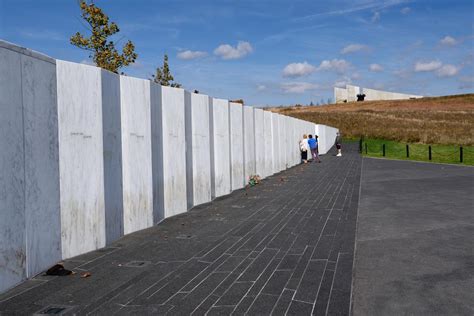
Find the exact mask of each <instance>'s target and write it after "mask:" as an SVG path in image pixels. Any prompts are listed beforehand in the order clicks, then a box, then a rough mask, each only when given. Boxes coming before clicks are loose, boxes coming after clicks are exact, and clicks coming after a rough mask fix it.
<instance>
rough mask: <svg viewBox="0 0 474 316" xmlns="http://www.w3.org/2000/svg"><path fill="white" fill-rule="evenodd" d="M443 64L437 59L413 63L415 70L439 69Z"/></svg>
mask: <svg viewBox="0 0 474 316" xmlns="http://www.w3.org/2000/svg"><path fill="white" fill-rule="evenodd" d="M442 65H443V64H442V63H441V62H440V61H439V60H433V61H429V62H417V63H416V64H415V72H426V71H434V70H436V69H439V68H440V67H441V66H442Z"/></svg>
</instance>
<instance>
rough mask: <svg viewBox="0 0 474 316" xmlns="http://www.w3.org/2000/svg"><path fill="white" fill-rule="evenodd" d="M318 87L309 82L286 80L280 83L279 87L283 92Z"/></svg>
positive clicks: (299, 91)
mask: <svg viewBox="0 0 474 316" xmlns="http://www.w3.org/2000/svg"><path fill="white" fill-rule="evenodd" d="M318 88H319V86H318V85H317V84H314V83H309V82H288V83H282V84H281V89H282V90H283V92H285V93H304V92H306V91H310V90H316V89H318Z"/></svg>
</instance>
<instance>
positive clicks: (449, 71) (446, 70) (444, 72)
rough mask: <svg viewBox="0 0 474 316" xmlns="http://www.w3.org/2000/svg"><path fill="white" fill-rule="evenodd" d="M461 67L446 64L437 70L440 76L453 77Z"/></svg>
mask: <svg viewBox="0 0 474 316" xmlns="http://www.w3.org/2000/svg"><path fill="white" fill-rule="evenodd" d="M459 70H460V68H459V67H456V66H454V65H450V64H446V65H443V66H441V67H440V68H438V69H437V70H436V74H437V75H438V77H452V76H456V75H457V74H458V73H459Z"/></svg>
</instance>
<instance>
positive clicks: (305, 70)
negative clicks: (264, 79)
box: [283, 61, 316, 78]
mask: <svg viewBox="0 0 474 316" xmlns="http://www.w3.org/2000/svg"><path fill="white" fill-rule="evenodd" d="M315 71H316V67H314V66H313V65H311V64H308V63H307V62H306V61H305V62H302V63H291V64H288V65H286V67H285V68H284V69H283V77H293V78H296V77H302V76H307V75H310V74H312V73H313V72H315Z"/></svg>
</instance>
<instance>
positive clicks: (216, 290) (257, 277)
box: [0, 145, 361, 315]
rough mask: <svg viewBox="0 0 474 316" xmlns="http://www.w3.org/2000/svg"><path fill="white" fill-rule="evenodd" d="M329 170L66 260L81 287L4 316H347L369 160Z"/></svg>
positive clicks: (354, 159) (53, 285) (218, 203)
mask: <svg viewBox="0 0 474 316" xmlns="http://www.w3.org/2000/svg"><path fill="white" fill-rule="evenodd" d="M322 160H323V163H321V164H316V163H313V164H308V165H301V166H296V167H294V168H291V169H289V170H287V171H285V172H282V173H280V174H277V175H274V176H272V177H270V178H268V179H266V180H264V181H263V183H262V184H260V185H258V186H256V187H253V188H250V189H247V190H240V191H236V192H234V193H232V194H231V195H229V196H226V197H222V198H219V199H217V200H215V201H213V202H212V203H209V204H206V205H201V206H198V207H196V208H194V209H193V210H191V211H190V212H188V213H186V214H183V215H179V216H176V217H173V218H169V219H167V220H165V221H164V222H163V223H161V224H159V225H157V226H155V227H152V228H150V229H146V230H143V231H140V232H137V233H134V234H131V235H128V236H125V237H124V238H122V239H120V240H118V241H117V242H115V243H113V244H112V245H110V246H109V247H107V248H104V249H100V250H98V251H95V252H91V253H88V254H84V255H81V256H78V257H75V258H72V259H69V260H66V261H65V266H66V268H69V269H73V270H74V271H76V272H77V274H76V275H74V276H67V277H48V276H38V277H36V278H34V279H32V280H28V281H26V282H24V283H23V284H21V285H20V286H18V287H16V288H14V289H12V290H11V291H9V292H7V293H4V294H3V295H1V296H0V314H2V315H3V314H10V313H20V314H21V313H33V312H38V311H40V310H42V309H44V308H46V307H48V306H49V307H63V308H66V307H69V309H68V310H66V314H67V313H69V314H72V313H77V314H107V315H109V314H118V315H129V314H140V315H145V314H169V315H189V314H192V315H204V314H206V313H207V315H229V314H234V315H241V314H245V313H247V314H250V315H267V314H273V315H284V314H288V315H310V314H311V313H315V314H317V315H325V314H349V311H350V301H351V282H352V278H351V276H352V261H353V254H354V239H355V229H356V219H357V205H358V196H359V184H360V167H361V157H360V156H359V154H358V153H357V151H356V148H355V146H354V147H353V146H351V145H347V146H345V152H344V156H343V157H334V156H333V155H331V154H328V155H325V156H323V157H322ZM84 271H89V272H91V273H92V276H91V277H89V278H81V277H80V273H81V272H84Z"/></svg>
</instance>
